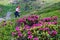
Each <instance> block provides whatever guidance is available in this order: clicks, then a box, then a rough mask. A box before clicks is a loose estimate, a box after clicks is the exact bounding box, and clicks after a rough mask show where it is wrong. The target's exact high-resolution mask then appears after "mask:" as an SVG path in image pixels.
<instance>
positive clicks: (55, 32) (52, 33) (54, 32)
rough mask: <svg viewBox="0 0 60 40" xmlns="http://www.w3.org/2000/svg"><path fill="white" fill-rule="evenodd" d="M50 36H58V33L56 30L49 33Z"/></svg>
mask: <svg viewBox="0 0 60 40" xmlns="http://www.w3.org/2000/svg"><path fill="white" fill-rule="evenodd" d="M48 34H50V35H51V36H55V35H56V34H57V31H55V30H53V31H48Z"/></svg>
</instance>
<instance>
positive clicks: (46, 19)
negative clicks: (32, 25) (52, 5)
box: [43, 17, 51, 22]
mask: <svg viewBox="0 0 60 40" xmlns="http://www.w3.org/2000/svg"><path fill="white" fill-rule="evenodd" d="M50 20H51V18H50V17H48V18H44V19H43V21H45V22H49V21H50Z"/></svg>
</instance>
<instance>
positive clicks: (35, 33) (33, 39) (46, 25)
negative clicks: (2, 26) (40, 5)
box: [12, 15, 58, 40]
mask: <svg viewBox="0 0 60 40" xmlns="http://www.w3.org/2000/svg"><path fill="white" fill-rule="evenodd" d="M57 19H58V18H57V16H53V17H47V18H42V19H40V17H39V16H38V15H30V16H28V17H23V18H20V19H18V20H17V23H19V24H20V26H16V28H15V31H13V32H12V36H13V35H16V36H19V38H20V37H22V38H23V37H26V38H27V39H28V40H41V39H43V38H45V39H47V38H49V37H48V36H50V37H55V36H56V35H57V34H58V32H57V29H56V28H57V27H56V26H57V24H58V23H57ZM22 23H23V24H24V25H23V27H22ZM17 25H18V24H17ZM47 34H48V35H47ZM39 37H41V38H39ZM46 37H47V38H46Z"/></svg>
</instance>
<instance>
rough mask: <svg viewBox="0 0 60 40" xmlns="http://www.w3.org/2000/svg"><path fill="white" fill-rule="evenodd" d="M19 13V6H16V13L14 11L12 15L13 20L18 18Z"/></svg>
mask: <svg viewBox="0 0 60 40" xmlns="http://www.w3.org/2000/svg"><path fill="white" fill-rule="evenodd" d="M19 12H20V6H17V7H16V11H15V13H14V15H15V18H17V17H20V15H19Z"/></svg>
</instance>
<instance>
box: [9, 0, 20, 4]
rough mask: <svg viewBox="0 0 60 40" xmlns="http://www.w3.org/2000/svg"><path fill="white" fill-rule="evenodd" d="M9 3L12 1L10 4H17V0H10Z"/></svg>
mask: <svg viewBox="0 0 60 40" xmlns="http://www.w3.org/2000/svg"><path fill="white" fill-rule="evenodd" d="M10 3H12V4H18V3H19V2H18V0H10Z"/></svg>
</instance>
